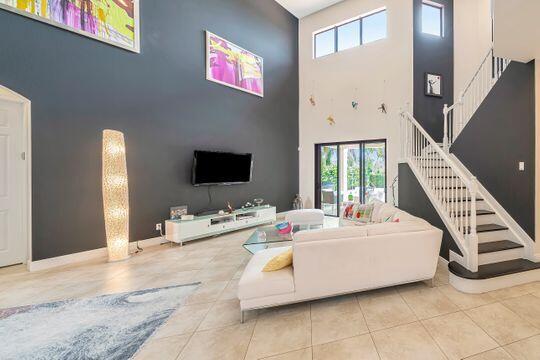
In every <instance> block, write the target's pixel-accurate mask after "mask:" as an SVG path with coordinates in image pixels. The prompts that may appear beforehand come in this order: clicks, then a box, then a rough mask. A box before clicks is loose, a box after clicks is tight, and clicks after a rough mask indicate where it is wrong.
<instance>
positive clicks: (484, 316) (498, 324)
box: [466, 303, 540, 345]
mask: <svg viewBox="0 0 540 360" xmlns="http://www.w3.org/2000/svg"><path fill="white" fill-rule="evenodd" d="M466 313H467V315H469V316H470V317H471V318H472V319H473V321H474V322H475V323H476V324H477V325H478V326H480V327H481V328H482V329H484V331H485V332H487V333H488V335H489V336H491V337H492V338H493V339H495V341H497V342H498V343H499V344H500V345H506V344H509V343H511V342H514V341H517V340H521V339H525V338H528V337H531V336H533V335H535V334H538V333H539V332H540V331H539V330H538V329H537V328H535V327H534V326H532V325H531V324H530V323H529V322H527V321H525V320H524V319H523V318H521V317H519V316H518V315H516V314H515V313H514V312H512V311H510V310H508V308H506V307H505V306H504V305H502V304H500V303H495V304H490V305H485V306H481V307H477V308H475V309H470V310H467V311H466Z"/></svg>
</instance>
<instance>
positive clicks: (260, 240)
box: [244, 225, 307, 254]
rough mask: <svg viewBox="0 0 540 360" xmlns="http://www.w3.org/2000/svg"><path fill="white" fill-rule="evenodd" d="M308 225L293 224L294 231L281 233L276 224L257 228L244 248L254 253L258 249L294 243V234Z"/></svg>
mask: <svg viewBox="0 0 540 360" xmlns="http://www.w3.org/2000/svg"><path fill="white" fill-rule="evenodd" d="M305 229H307V227H300V226H293V231H292V233H289V234H280V233H279V232H278V230H277V229H276V227H275V226H274V225H269V226H263V227H260V228H257V230H255V232H254V233H253V234H251V236H250V237H249V239H248V240H247V241H246V242H245V243H244V248H245V249H246V250H247V251H249V252H250V253H252V254H255V253H256V252H258V251H261V250H264V249H268V248H272V247H278V246H290V245H292V240H293V234H294V233H295V232H298V231H300V230H305Z"/></svg>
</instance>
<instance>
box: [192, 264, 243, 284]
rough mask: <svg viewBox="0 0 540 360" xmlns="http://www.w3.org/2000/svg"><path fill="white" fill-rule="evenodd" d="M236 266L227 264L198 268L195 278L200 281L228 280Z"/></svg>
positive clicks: (234, 271)
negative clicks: (226, 265) (217, 266)
mask: <svg viewBox="0 0 540 360" xmlns="http://www.w3.org/2000/svg"><path fill="white" fill-rule="evenodd" d="M237 270H238V266H228V267H219V268H207V267H205V268H204V269H202V270H200V271H199V273H198V274H197V276H196V277H195V279H196V280H202V281H230V280H231V279H232V278H233V276H234V274H236V271H237Z"/></svg>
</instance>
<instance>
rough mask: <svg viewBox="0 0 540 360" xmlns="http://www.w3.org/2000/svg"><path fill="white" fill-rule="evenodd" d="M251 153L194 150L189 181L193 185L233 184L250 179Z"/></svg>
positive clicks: (246, 181) (251, 167)
mask: <svg viewBox="0 0 540 360" xmlns="http://www.w3.org/2000/svg"><path fill="white" fill-rule="evenodd" d="M252 169H253V156H252V154H234V153H227V152H216V151H195V153H194V156H193V170H192V178H191V181H192V183H193V185H195V186H200V185H233V184H243V183H248V182H250V181H251V173H252Z"/></svg>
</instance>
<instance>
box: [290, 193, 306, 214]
mask: <svg viewBox="0 0 540 360" xmlns="http://www.w3.org/2000/svg"><path fill="white" fill-rule="evenodd" d="M303 208H304V200H302V197H301V196H300V194H296V196H295V197H294V200H293V209H294V210H302V209H303Z"/></svg>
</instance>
